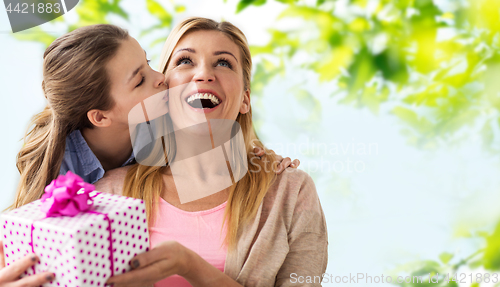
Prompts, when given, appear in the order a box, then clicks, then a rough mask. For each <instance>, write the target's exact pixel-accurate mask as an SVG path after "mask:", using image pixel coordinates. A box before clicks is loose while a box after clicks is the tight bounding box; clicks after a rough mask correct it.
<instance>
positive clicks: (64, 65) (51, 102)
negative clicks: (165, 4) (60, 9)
mask: <svg viewBox="0 0 500 287" xmlns="http://www.w3.org/2000/svg"><path fill="white" fill-rule="evenodd" d="M127 37H128V32H127V31H125V30H123V29H121V28H119V27H117V26H114V25H108V24H100V25H92V26H87V27H82V28H78V29H76V30H74V31H72V32H70V33H67V34H65V35H63V36H61V37H59V38H57V39H56V40H55V41H54V42H52V44H50V46H49V47H48V48H47V49H46V50H45V53H44V54H43V81H42V90H43V93H44V95H45V98H46V99H47V102H48V104H47V106H46V107H45V109H44V110H43V111H42V112H41V113H39V114H37V115H35V116H34V117H33V118H32V120H31V122H30V128H31V129H28V131H27V132H26V135H25V136H24V145H23V147H22V148H21V150H20V151H19V153H18V155H17V162H16V165H17V169H18V170H19V173H20V174H21V178H20V182H19V185H18V188H17V192H16V197H15V202H14V204H13V205H12V206H11V207H10V208H17V207H20V206H22V205H24V204H27V203H30V202H32V201H34V200H37V199H39V198H40V197H41V196H42V194H43V192H44V188H45V186H46V185H47V184H49V183H50V181H51V180H53V179H54V178H56V177H57V175H58V174H59V169H60V168H61V163H62V159H63V156H64V151H65V146H66V137H67V136H68V135H69V134H70V133H71V132H72V131H74V130H77V129H84V128H93V125H92V124H91V122H90V121H89V119H88V117H87V112H88V111H89V110H92V109H99V110H108V109H110V108H112V107H113V105H114V102H113V100H112V98H111V97H110V96H109V89H110V85H109V77H108V74H107V71H106V64H107V63H108V62H109V60H110V59H111V58H112V57H113V56H114V55H115V54H116V52H117V50H118V49H119V47H120V45H121V43H122V41H123V40H125V39H126V38H127Z"/></svg>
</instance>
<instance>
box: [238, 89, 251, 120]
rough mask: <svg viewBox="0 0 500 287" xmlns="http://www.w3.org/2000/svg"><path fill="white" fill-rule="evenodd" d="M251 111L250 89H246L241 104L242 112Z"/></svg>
mask: <svg viewBox="0 0 500 287" xmlns="http://www.w3.org/2000/svg"><path fill="white" fill-rule="evenodd" d="M249 111H250V90H249V89H246V90H245V92H243V102H241V106H240V114H246V113H248V112H249Z"/></svg>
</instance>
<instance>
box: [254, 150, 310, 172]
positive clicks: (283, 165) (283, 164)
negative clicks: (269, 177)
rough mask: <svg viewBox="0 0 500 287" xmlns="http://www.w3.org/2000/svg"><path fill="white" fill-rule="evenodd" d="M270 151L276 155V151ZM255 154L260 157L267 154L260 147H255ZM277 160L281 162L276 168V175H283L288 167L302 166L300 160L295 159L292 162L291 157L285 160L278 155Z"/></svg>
mask: <svg viewBox="0 0 500 287" xmlns="http://www.w3.org/2000/svg"><path fill="white" fill-rule="evenodd" d="M269 151H270V152H271V153H274V151H273V150H272V149H271V150H269ZM253 153H254V154H255V155H256V156H258V157H262V156H263V155H265V154H266V151H265V150H264V149H262V148H260V147H255V148H254V149H253ZM276 159H277V160H278V161H279V163H278V165H277V167H276V171H275V172H276V174H281V173H282V172H283V171H284V170H285V169H286V168H287V167H291V168H297V167H299V165H300V160H298V159H294V160H293V161H292V159H291V158H289V157H285V158H283V157H282V156H280V155H276Z"/></svg>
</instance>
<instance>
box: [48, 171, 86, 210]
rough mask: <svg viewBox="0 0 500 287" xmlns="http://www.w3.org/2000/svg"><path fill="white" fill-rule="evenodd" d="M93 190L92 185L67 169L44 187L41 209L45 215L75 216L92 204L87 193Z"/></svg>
mask: <svg viewBox="0 0 500 287" xmlns="http://www.w3.org/2000/svg"><path fill="white" fill-rule="evenodd" d="M94 190H95V187H94V185H92V184H90V183H86V182H84V181H83V179H82V178H81V177H79V176H78V175H76V174H74V173H72V172H71V171H68V173H66V175H62V174H61V175H59V176H58V177H57V179H54V180H53V181H52V182H51V183H50V184H49V185H47V186H46V187H45V194H44V195H43V196H42V206H41V209H42V211H43V212H44V213H45V214H46V215H47V217H54V216H63V215H64V216H75V215H77V214H78V213H80V212H81V211H86V210H88V209H89V208H90V206H91V205H92V204H93V201H92V199H91V197H90V195H89V193H91V192H92V191H94Z"/></svg>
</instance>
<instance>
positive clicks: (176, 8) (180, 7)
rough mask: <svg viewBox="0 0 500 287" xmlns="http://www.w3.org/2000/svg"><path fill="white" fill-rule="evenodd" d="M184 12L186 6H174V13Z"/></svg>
mask: <svg viewBox="0 0 500 287" xmlns="http://www.w3.org/2000/svg"><path fill="white" fill-rule="evenodd" d="M184 11H186V6H184V5H175V12H176V13H182V12H184Z"/></svg>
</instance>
